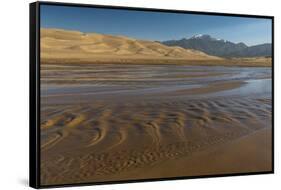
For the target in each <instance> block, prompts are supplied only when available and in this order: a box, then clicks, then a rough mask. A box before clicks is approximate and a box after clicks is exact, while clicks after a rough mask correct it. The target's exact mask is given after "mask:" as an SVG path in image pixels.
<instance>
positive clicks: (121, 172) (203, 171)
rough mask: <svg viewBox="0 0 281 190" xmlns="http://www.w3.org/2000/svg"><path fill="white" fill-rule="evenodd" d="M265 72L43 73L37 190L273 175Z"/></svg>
mask: <svg viewBox="0 0 281 190" xmlns="http://www.w3.org/2000/svg"><path fill="white" fill-rule="evenodd" d="M271 120H272V98H271V68H270V67H268V68H266V67H263V68H257V67H250V68H247V67H222V66H183V65H118V64H112V65H111V64H106V65H100V64H85V65H84V64H68V65H63V64H57V65H55V64H52V65H50V64H42V65H41V184H42V185H52V184H68V183H81V182H101V181H112V180H130V179H147V178H165V177H178V176H195V175H210V174H228V173H240V172H258V171H270V170H271V168H272V163H271V130H272V129H271V128H272V126H271Z"/></svg>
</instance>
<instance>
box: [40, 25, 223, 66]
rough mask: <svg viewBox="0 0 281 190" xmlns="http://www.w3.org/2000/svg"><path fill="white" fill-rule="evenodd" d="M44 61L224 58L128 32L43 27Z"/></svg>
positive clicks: (42, 50) (42, 54)
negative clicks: (106, 33) (105, 32)
mask: <svg viewBox="0 0 281 190" xmlns="http://www.w3.org/2000/svg"><path fill="white" fill-rule="evenodd" d="M41 58H42V60H43V63H44V62H52V61H53V62H59V61H62V62H73V61H76V62H77V60H79V61H80V62H82V61H85V62H116V61H117V62H130V60H143V61H144V60H146V61H148V60H157V61H158V62H161V60H162V61H165V60H166V61H167V60H174V61H175V60H177V59H178V60H222V58H219V57H215V56H210V55H207V54H205V53H203V52H200V51H196V50H192V49H184V48H181V47H169V46H165V45H163V44H161V43H159V42H154V41H145V40H137V39H133V38H129V37H124V36H112V35H103V34H97V33H81V32H77V31H67V30H61V29H41Z"/></svg>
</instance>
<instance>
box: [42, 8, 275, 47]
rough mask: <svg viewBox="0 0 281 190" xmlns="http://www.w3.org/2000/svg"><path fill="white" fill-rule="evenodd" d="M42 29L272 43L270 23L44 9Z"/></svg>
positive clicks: (143, 12) (118, 12)
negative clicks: (204, 36)
mask: <svg viewBox="0 0 281 190" xmlns="http://www.w3.org/2000/svg"><path fill="white" fill-rule="evenodd" d="M40 22H41V27H43V28H61V29H68V30H78V31H81V32H97V33H102V34H112V35H124V36H129V37H133V38H137V39H146V40H158V41H164V40H171V39H181V38H189V37H192V36H193V35H196V34H209V35H211V36H213V37H215V38H220V39H225V40H229V41H232V42H244V43H246V44H247V45H256V44H261V43H271V20H270V19H260V18H245V17H229V16H210V15H196V14H178V13H162V12H145V11H134V10H116V9H101V8H86V7H70V6H53V5H41V21H40Z"/></svg>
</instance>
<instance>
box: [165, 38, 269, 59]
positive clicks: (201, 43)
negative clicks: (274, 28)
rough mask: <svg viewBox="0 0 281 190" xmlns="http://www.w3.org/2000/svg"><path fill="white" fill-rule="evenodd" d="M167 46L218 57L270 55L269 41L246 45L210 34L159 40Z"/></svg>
mask: <svg viewBox="0 0 281 190" xmlns="http://www.w3.org/2000/svg"><path fill="white" fill-rule="evenodd" d="M161 43H162V44H164V45H167V46H179V47H182V48H185V49H194V50H198V51H202V52H204V53H206V54H209V55H214V56H219V57H262V56H268V57H270V56H271V55H272V45H271V43H265V44H259V45H254V46H247V45H246V44H245V43H243V42H240V43H234V42H230V41H227V40H223V39H217V38H213V37H212V36H210V35H206V34H204V35H202V34H199V35H195V36H193V37H191V38H188V39H187V38H183V39H180V40H169V41H163V42H161Z"/></svg>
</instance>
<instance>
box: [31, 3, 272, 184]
mask: <svg viewBox="0 0 281 190" xmlns="http://www.w3.org/2000/svg"><path fill="white" fill-rule="evenodd" d="M41 5H55V6H70V7H90V8H106V9H119V10H135V11H148V12H170V13H181V14H190V13H192V14H197V15H216V16H232V17H245V18H264V19H270V20H271V22H272V34H271V37H272V67H271V68H272V151H271V152H272V156H271V157H272V169H271V171H259V172H248V173H231V174H218V175H199V176H192V177H191V176H181V177H171V178H157V179H154V178H153V179H138V180H120V181H106V182H91V183H76V184H75V183H74V184H58V185H41V184H40V6H41ZM29 11H30V12H29V15H30V18H29V30H30V32H29V35H30V36H29V39H30V47H29V48H30V50H29V52H30V55H29V56H30V65H29V67H30V70H29V71H30V74H29V77H30V81H29V86H30V91H29V123H30V126H29V185H30V186H31V187H33V188H51V187H69V186H85V185H100V184H116V183H135V182H151V181H163V180H180V179H194V178H210V177H227V176H242V175H243V176H245V175H257V174H273V173H274V17H273V16H264V15H248V14H233V13H218V12H200V11H187V10H166V9H155V8H139V7H124V6H109V5H106V6H105V5H91V4H76V3H59V2H45V1H44V2H40V1H39V2H34V3H30V4H29Z"/></svg>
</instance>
